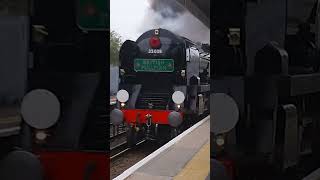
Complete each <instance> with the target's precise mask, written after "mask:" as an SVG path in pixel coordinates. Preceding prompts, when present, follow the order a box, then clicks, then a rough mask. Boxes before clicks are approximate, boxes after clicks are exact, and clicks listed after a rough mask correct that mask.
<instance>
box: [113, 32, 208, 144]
mask: <svg viewBox="0 0 320 180" xmlns="http://www.w3.org/2000/svg"><path fill="white" fill-rule="evenodd" d="M119 57H120V67H119V68H120V73H119V74H120V76H121V77H120V79H121V81H120V84H119V89H121V90H125V91H127V92H128V96H129V98H128V100H127V101H126V102H120V101H119V99H118V109H116V110H115V111H117V112H118V115H115V116H111V118H112V117H115V118H112V119H111V120H112V122H113V123H114V124H117V123H118V122H122V121H123V120H124V121H125V122H126V123H127V124H128V125H129V127H130V126H131V127H132V126H134V127H135V126H142V128H140V129H142V131H144V130H143V129H144V126H145V125H146V127H145V128H146V129H153V130H152V132H151V131H148V130H146V131H145V132H143V133H142V134H146V135H147V136H149V135H150V136H149V137H150V138H151V139H154V137H158V135H157V134H160V131H159V130H158V128H159V129H161V127H162V128H164V129H167V127H170V126H171V132H175V133H173V134H177V133H176V132H179V131H180V130H181V129H183V128H182V126H183V127H185V126H184V124H188V125H190V124H192V122H191V121H194V119H195V117H196V116H198V115H201V114H204V113H205V112H206V111H207V110H208V107H207V106H208V101H209V100H208V96H209V76H210V74H209V72H210V54H209V52H208V51H204V50H202V48H201V46H200V45H197V44H196V43H193V42H192V41H190V40H189V39H187V38H184V37H181V36H178V35H176V34H174V33H172V32H170V31H168V30H165V29H153V30H149V31H147V32H145V33H143V34H142V35H141V36H140V37H139V38H138V39H137V41H136V42H134V41H129V40H127V41H126V42H124V43H123V45H122V47H121V49H120V54H119ZM175 93H176V94H180V95H178V96H177V97H180V98H182V99H183V100H182V102H175V100H174V96H175V95H174V94H175ZM119 109H120V111H121V112H120V111H119ZM115 111H114V112H115ZM176 112H178V114H176ZM111 114H112V113H111ZM174 114H175V115H174ZM144 116H146V117H144ZM119 117H120V118H119ZM187 119H188V120H187ZM181 124H182V125H181ZM168 125H170V126H168ZM188 125H186V126H188ZM147 131H148V132H147ZM129 132H131V131H129ZM164 134H165V136H167V137H169V136H168V135H166V134H168V133H164Z"/></svg>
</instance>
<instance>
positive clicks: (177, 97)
mask: <svg viewBox="0 0 320 180" xmlns="http://www.w3.org/2000/svg"><path fill="white" fill-rule="evenodd" d="M184 99H185V96H184V94H183V92H181V91H175V92H174V93H173V94H172V101H173V102H174V103H176V104H182V103H183V101H184Z"/></svg>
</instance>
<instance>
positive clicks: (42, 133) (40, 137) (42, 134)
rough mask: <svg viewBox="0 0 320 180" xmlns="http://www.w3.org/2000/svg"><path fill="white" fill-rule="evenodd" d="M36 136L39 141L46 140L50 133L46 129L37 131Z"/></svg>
mask: <svg viewBox="0 0 320 180" xmlns="http://www.w3.org/2000/svg"><path fill="white" fill-rule="evenodd" d="M35 137H36V139H37V140H39V141H44V140H45V139H46V138H47V137H48V134H47V133H46V132H45V131H37V132H36V134H35Z"/></svg>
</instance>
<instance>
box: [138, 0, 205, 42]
mask: <svg viewBox="0 0 320 180" xmlns="http://www.w3.org/2000/svg"><path fill="white" fill-rule="evenodd" d="M148 2H149V4H150V9H148V10H147V12H146V15H145V17H144V19H143V21H142V24H141V27H140V28H139V33H143V32H145V31H148V30H150V29H154V28H163V29H168V30H170V31H172V32H174V33H176V34H178V35H181V36H184V37H186V38H188V39H190V40H192V41H195V42H201V43H210V30H209V28H207V27H206V26H205V25H204V24H203V23H202V22H201V21H200V20H198V19H197V18H196V17H194V16H193V15H192V14H191V13H190V12H189V11H187V10H186V9H184V7H182V6H180V5H179V4H178V3H177V2H176V1H175V0H148Z"/></svg>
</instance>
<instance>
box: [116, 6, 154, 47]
mask: <svg viewBox="0 0 320 180" xmlns="http://www.w3.org/2000/svg"><path fill="white" fill-rule="evenodd" d="M148 7H149V4H148V1H147V0H111V1H110V29H111V30H114V31H116V32H117V33H118V34H120V35H121V36H122V40H123V41H124V40H126V39H131V40H134V41H135V40H136V39H137V38H138V37H139V36H140V33H139V32H138V28H139V27H140V26H141V22H142V21H143V18H144V15H145V12H146V10H147V8H148Z"/></svg>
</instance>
